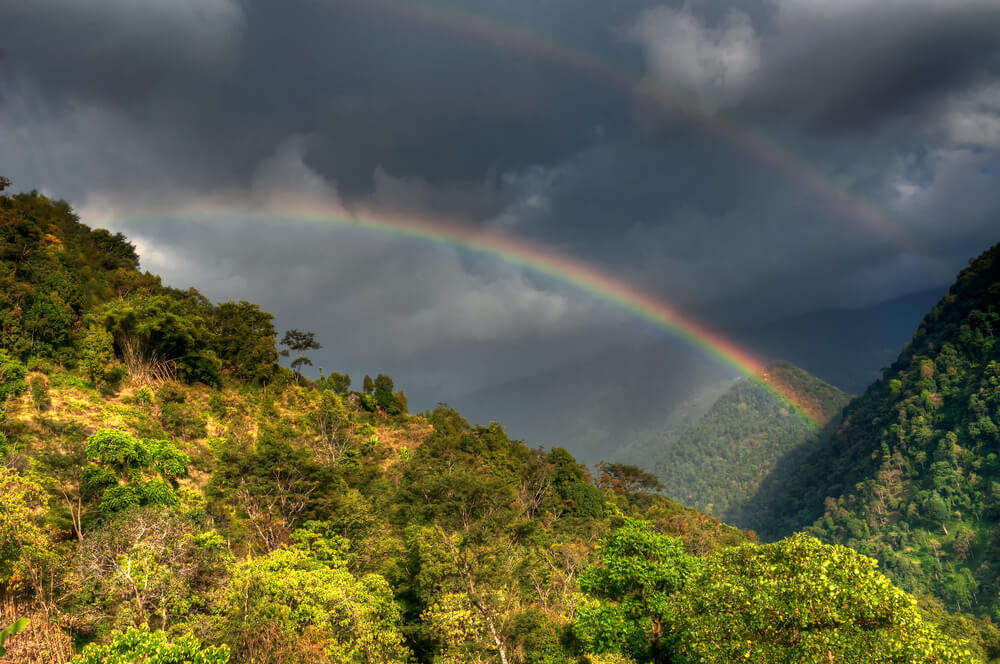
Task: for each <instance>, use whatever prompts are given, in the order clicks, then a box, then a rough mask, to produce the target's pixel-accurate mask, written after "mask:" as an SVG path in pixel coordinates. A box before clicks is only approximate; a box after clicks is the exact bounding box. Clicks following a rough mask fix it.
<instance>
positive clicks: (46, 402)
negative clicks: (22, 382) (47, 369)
mask: <svg viewBox="0 0 1000 664" xmlns="http://www.w3.org/2000/svg"><path fill="white" fill-rule="evenodd" d="M28 385H29V386H30V387H31V401H32V403H34V404H35V410H39V411H46V410H48V409H49V408H51V407H52V397H50V396H49V381H48V379H47V378H46V377H45V376H43V375H41V374H35V375H33V376H32V377H31V378H30V379H29V380H28Z"/></svg>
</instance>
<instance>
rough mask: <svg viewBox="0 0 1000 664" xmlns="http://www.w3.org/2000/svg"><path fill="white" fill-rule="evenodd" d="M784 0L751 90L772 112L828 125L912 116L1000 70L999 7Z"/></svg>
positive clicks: (981, 0) (980, 0)
mask: <svg viewBox="0 0 1000 664" xmlns="http://www.w3.org/2000/svg"><path fill="white" fill-rule="evenodd" d="M824 4H826V5H828V6H827V7H826V8H824V9H823V11H821V12H819V13H817V12H816V11H815V10H816V8H817V7H819V6H820V3H815V2H813V1H812V0H805V1H800V0H790V1H788V2H778V3H777V5H778V10H777V16H776V18H775V23H776V25H775V28H774V29H775V30H776V31H777V34H776V35H774V36H773V37H767V36H765V38H764V39H765V42H766V41H768V40H769V39H773V42H774V43H772V44H770V45H769V49H771V50H772V51H773V52H772V53H770V54H769V56H768V58H769V60H771V62H770V63H769V64H768V67H767V70H766V71H765V76H767V80H766V81H764V82H763V84H762V85H761V86H760V89H758V90H755V91H754V93H752V94H751V95H750V103H751V104H760V105H761V106H762V107H763V110H764V111H765V112H768V113H780V112H781V109H786V110H787V112H789V113H791V114H800V113H806V114H808V116H809V117H810V118H811V119H813V120H815V121H816V122H818V123H820V124H821V125H824V126H827V127H831V128H840V129H845V128H857V127H859V126H860V127H863V128H868V127H870V126H871V125H872V124H873V123H878V122H882V121H892V120H895V119H899V118H900V117H903V118H908V117H912V116H914V115H916V114H919V113H921V112H922V111H924V110H925V107H926V106H928V105H930V106H933V105H935V104H936V103H937V102H939V101H940V97H941V95H947V94H949V93H951V92H954V91H955V90H956V89H958V88H961V87H962V86H965V85H968V84H969V83H972V82H975V81H977V80H982V79H983V78H987V77H990V76H995V75H996V74H997V73H998V72H1000V38H998V35H1000V5H998V4H997V3H995V2H992V1H986V0H972V1H970V2H963V3H951V2H939V1H937V0H916V1H914V2H900V1H898V0H889V1H886V2H879V3H868V2H864V3H858V2H853V1H848V2H843V3H824Z"/></svg>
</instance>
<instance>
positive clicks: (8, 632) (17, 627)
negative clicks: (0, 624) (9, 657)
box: [0, 618, 28, 657]
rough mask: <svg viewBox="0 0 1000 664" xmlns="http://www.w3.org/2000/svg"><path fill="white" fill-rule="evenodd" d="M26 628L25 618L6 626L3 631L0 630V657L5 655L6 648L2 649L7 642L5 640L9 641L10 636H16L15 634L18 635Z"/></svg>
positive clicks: (26, 621) (26, 620)
mask: <svg viewBox="0 0 1000 664" xmlns="http://www.w3.org/2000/svg"><path fill="white" fill-rule="evenodd" d="M27 626H28V619H27V618H18V619H17V620H15V621H14V622H13V623H11V624H10V625H7V626H6V627H4V628H3V629H0V657H3V656H4V655H5V654H7V650H6V648H4V644H5V643H6V642H7V639H9V638H10V637H12V636H16V635H17V634H20V633H21V632H23V631H24V628H25V627H27Z"/></svg>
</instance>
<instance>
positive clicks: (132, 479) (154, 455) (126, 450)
mask: <svg viewBox="0 0 1000 664" xmlns="http://www.w3.org/2000/svg"><path fill="white" fill-rule="evenodd" d="M86 454H87V459H89V460H90V465H88V466H87V467H86V468H84V470H83V477H82V480H83V497H84V499H85V500H87V501H88V502H96V503H97V504H98V509H99V510H100V511H101V513H102V514H104V515H111V514H114V513H116V512H121V511H123V510H126V509H128V508H130V507H136V506H139V505H173V504H175V503H176V502H177V496H176V495H175V493H174V487H175V486H176V484H177V480H178V479H180V478H182V477H187V466H188V462H189V459H188V456H187V455H186V454H185V453H184V452H181V451H180V450H178V449H177V447H176V446H175V445H174V444H173V443H172V442H170V441H169V440H148V439H137V438H134V437H133V436H131V435H129V434H127V433H125V432H124V431H119V430H117V429H102V430H101V431H98V432H97V433H95V434H94V435H92V436H90V438H88V439H87V447H86Z"/></svg>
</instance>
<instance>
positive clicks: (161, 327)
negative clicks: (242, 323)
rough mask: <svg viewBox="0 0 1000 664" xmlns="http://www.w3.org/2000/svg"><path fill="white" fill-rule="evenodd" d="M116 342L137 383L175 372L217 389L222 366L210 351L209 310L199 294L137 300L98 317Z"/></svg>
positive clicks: (105, 310) (126, 300)
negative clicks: (215, 385) (216, 385)
mask: <svg viewBox="0 0 1000 664" xmlns="http://www.w3.org/2000/svg"><path fill="white" fill-rule="evenodd" d="M94 320H95V321H97V322H98V323H99V324H100V325H102V326H103V327H104V328H105V329H106V330H108V331H109V332H110V333H111V335H112V337H113V338H114V346H115V353H116V355H117V356H118V357H121V358H122V359H123V361H124V362H125V365H126V366H127V367H128V368H129V373H130V375H132V376H133V377H137V378H146V377H149V378H159V377H162V376H169V375H171V373H172V372H174V371H176V372H177V373H178V374H179V375H180V376H181V377H182V378H184V379H185V380H188V381H191V382H195V381H200V382H203V383H207V384H209V385H214V384H216V383H218V381H219V371H220V368H221V363H220V361H219V358H218V357H217V356H216V355H215V352H214V351H213V350H211V348H212V345H213V344H212V339H213V334H212V327H211V306H210V305H209V303H208V302H207V301H206V300H205V299H204V298H203V297H202V296H201V295H200V294H198V293H196V292H195V293H192V292H188V293H171V292H164V293H159V294H155V295H148V294H144V293H141V294H134V295H130V296H128V297H125V298H121V299H118V300H114V301H112V302H109V303H108V304H106V305H104V306H103V307H102V308H101V309H100V310H98V311H96V312H95V313H94Z"/></svg>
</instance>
